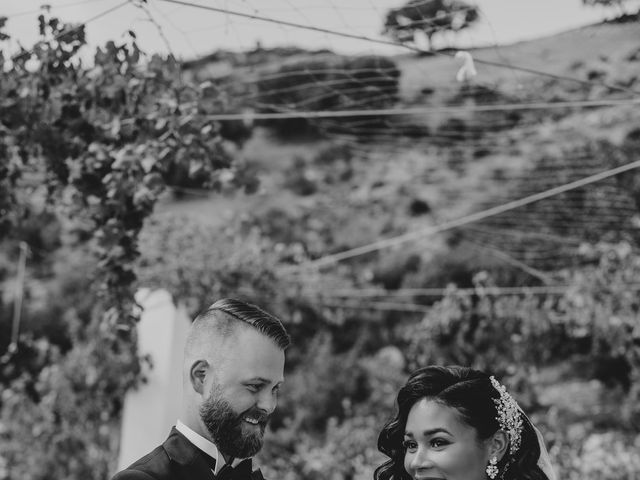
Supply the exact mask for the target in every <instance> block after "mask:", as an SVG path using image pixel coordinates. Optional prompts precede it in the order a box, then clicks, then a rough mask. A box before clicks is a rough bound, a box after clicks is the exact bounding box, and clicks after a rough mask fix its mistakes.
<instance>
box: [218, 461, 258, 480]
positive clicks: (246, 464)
mask: <svg viewBox="0 0 640 480" xmlns="http://www.w3.org/2000/svg"><path fill="white" fill-rule="evenodd" d="M252 471H253V468H252V466H251V459H250V458H248V459H246V460H243V461H241V462H240V463H239V464H238V465H236V466H235V467H232V466H231V465H229V464H227V465H225V466H224V467H222V468H221V469H220V471H219V472H218V475H217V476H216V478H217V479H218V480H251V478H252V476H251V473H252Z"/></svg>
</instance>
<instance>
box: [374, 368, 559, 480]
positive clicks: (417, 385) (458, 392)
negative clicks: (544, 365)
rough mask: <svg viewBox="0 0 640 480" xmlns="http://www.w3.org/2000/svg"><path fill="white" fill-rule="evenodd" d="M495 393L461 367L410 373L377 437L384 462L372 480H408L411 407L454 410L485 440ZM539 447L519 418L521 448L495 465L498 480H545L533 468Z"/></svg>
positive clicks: (493, 426)
mask: <svg viewBox="0 0 640 480" xmlns="http://www.w3.org/2000/svg"><path fill="white" fill-rule="evenodd" d="M499 397H500V394H499V392H498V391H497V390H496V389H495V388H494V387H493V385H492V384H491V380H490V379H489V375H487V374H486V373H484V372H481V371H479V370H473V369H471V368H467V367H459V366H451V367H438V366H429V367H424V368H421V369H418V370H416V371H415V372H413V373H412V374H411V376H410V377H409V379H408V380H407V383H406V384H405V385H404V386H403V387H402V388H401V389H400V391H399V392H398V397H397V401H396V402H397V407H398V411H397V414H396V416H395V417H394V418H393V419H392V420H391V421H389V422H388V423H387V424H386V425H385V426H384V428H383V429H382V431H381V432H380V436H379V437H378V450H380V451H381V452H382V453H384V454H385V455H386V456H387V457H389V460H388V461H386V462H385V463H383V464H382V465H380V466H379V467H378V468H376V471H375V474H374V478H375V480H411V476H410V475H409V474H408V473H407V472H406V470H405V469H404V457H405V450H404V447H403V440H404V431H405V426H406V424H407V417H408V416H409V411H410V410H411V407H413V405H414V404H415V403H416V402H418V401H419V400H421V399H423V398H429V399H432V400H434V401H436V402H438V403H440V404H441V405H445V406H448V407H451V408H455V409H456V410H457V411H458V413H459V415H460V418H461V419H462V421H464V422H465V423H466V424H467V425H469V426H470V427H472V428H474V429H475V431H476V433H477V435H478V439H480V440H484V439H487V438H489V437H491V436H492V435H493V434H494V433H495V432H496V431H498V430H499V429H500V424H499V423H498V421H497V420H496V416H497V410H496V405H495V403H494V401H493V400H494V399H498V398H499ZM539 456H540V446H539V445H538V438H537V436H536V433H535V430H534V428H533V426H532V425H531V423H530V422H529V421H528V419H526V417H525V418H524V428H523V431H522V436H521V445H520V448H519V449H518V451H517V452H516V453H515V455H514V457H511V455H510V454H509V452H508V451H507V453H506V454H505V455H504V457H503V458H502V459H501V460H500V462H499V463H498V468H499V470H500V472H501V475H500V478H501V479H503V480H548V478H547V476H546V475H545V474H544V472H543V471H542V470H541V469H540V467H539V466H538V463H537V462H538V457H539Z"/></svg>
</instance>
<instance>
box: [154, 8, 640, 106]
mask: <svg viewBox="0 0 640 480" xmlns="http://www.w3.org/2000/svg"><path fill="white" fill-rule="evenodd" d="M161 1H163V2H167V3H173V4H176V5H184V6H187V7H193V8H200V9H203V10H208V11H212V12H218V13H223V14H225V15H234V16H238V17H242V18H249V19H252V20H260V21H263V22H268V23H274V24H277V25H283V26H287V27H293V28H299V29H303V30H310V31H313V32H319V33H324V34H330V35H335V36H339V37H343V38H351V39H355V40H363V41H366V42H371V43H377V44H381V45H391V46H395V47H401V48H405V49H408V50H411V51H414V52H418V53H430V54H435V55H440V56H445V57H450V58H453V57H454V56H455V53H447V52H441V51H429V50H423V49H421V48H418V47H414V46H411V45H407V44H404V43H400V42H395V41H390V40H381V39H378V38H373V37H368V36H366V35H356V34H351V33H346V32H340V31H336V30H331V29H328V28H322V27H315V26H313V25H303V24H300V23H295V22H289V21H286V20H279V19H275V18H270V17H264V16H261V15H255V14H250V13H243V12H238V11H235V10H229V9H226V8H218V7H212V6H210V5H199V4H197V3H192V2H186V1H182V0H161ZM474 61H475V62H476V63H481V64H484V65H490V66H493V67H498V68H506V69H510V70H518V71H521V72H526V73H531V74H533V75H537V76H541V77H548V78H553V79H555V80H566V81H570V82H575V83H580V84H582V85H588V86H591V87H592V86H594V85H600V86H604V87H607V88H609V89H611V90H617V91H622V92H627V93H633V94H635V95H640V92H638V91H635V90H632V89H630V88H626V87H623V86H620V85H610V84H607V83H604V82H591V81H588V80H582V79H579V78H575V77H567V76H564V75H558V74H555V73H549V72H543V71H540V70H536V69H533V68H528V67H522V66H518V65H513V64H509V65H507V64H504V63H502V62H495V61H491V60H483V59H480V58H474Z"/></svg>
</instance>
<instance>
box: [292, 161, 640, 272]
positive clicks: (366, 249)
mask: <svg viewBox="0 0 640 480" xmlns="http://www.w3.org/2000/svg"><path fill="white" fill-rule="evenodd" d="M638 167H640V160H636V161H635V162H630V163H627V164H625V165H621V166H619V167H616V168H612V169H609V170H605V171H604V172H600V173H597V174H594V175H590V176H588V177H585V178H582V179H580V180H576V181H574V182H570V183H566V184H564V185H560V186H558V187H554V188H551V189H548V190H545V191H543V192H539V193H536V194H533V195H529V196H527V197H524V198H521V199H518V200H513V201H511V202H507V203H504V204H501V205H497V206H495V207H492V208H489V209H486V210H482V211H480V212H476V213H472V214H469V215H465V216H463V217H461V218H458V219H455V220H451V221H448V222H444V223H442V224H440V225H436V226H430V227H426V228H421V229H418V230H414V231H411V232H408V233H405V234H403V235H399V236H396V237H391V238H386V239H383V240H379V241H376V242H372V243H369V244H367V245H362V246H360V247H356V248H352V249H349V250H345V251H342V252H339V253H334V254H330V255H326V256H324V257H320V258H318V259H316V260H311V261H309V262H306V263H302V264H300V265H296V266H294V267H287V269H286V270H292V271H303V270H305V269H319V268H323V267H327V266H329V265H332V264H335V263H338V262H340V261H343V260H346V259H349V258H354V257H357V256H360V255H364V254H366V253H371V252H375V251H378V250H381V249H385V248H390V247H395V246H398V245H401V244H403V243H406V242H409V241H413V240H418V239H420V238H424V237H428V236H431V235H434V234H436V233H441V232H444V231H447V230H452V229H454V228H458V227H461V226H464V225H468V224H470V223H474V222H478V221H480V220H484V219H486V218H490V217H493V216H496V215H499V214H501V213H504V212H508V211H510V210H514V209H516V208H520V207H523V206H525V205H529V204H531V203H534V202H537V201H540V200H543V199H546V198H550V197H554V196H556V195H559V194H561V193H564V192H568V191H570V190H575V189H576V188H580V187H584V186H586V185H589V184H592V183H595V182H599V181H601V180H604V179H605V178H609V177H613V176H615V175H619V174H620V173H623V172H627V171H630V170H633V169H636V168H638Z"/></svg>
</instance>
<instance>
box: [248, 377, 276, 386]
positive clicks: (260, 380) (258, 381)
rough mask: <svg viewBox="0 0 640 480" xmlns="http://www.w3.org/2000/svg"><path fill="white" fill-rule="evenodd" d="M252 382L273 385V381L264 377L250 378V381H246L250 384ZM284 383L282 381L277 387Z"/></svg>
mask: <svg viewBox="0 0 640 480" xmlns="http://www.w3.org/2000/svg"><path fill="white" fill-rule="evenodd" d="M250 382H257V383H271V382H272V380H269V379H268V378H264V377H253V378H250V379H249V380H245V383H250ZM283 382H284V380H280V381H278V382H277V383H276V385H282V383H283Z"/></svg>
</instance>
